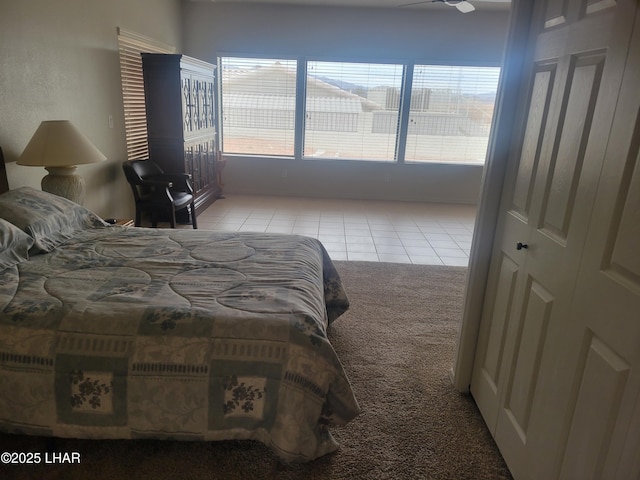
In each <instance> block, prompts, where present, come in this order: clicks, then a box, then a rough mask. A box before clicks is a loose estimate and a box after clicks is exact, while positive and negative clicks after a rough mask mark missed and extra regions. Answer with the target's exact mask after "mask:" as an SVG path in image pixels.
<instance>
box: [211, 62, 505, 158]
mask: <svg viewBox="0 0 640 480" xmlns="http://www.w3.org/2000/svg"><path fill="white" fill-rule="evenodd" d="M299 74H302V75H304V76H305V79H304V83H303V85H304V88H300V85H301V83H300V82H299V81H298V75H299ZM499 74H500V69H499V68H498V67H474V66H441V65H413V64H409V65H400V64H382V63H379V64H372V63H345V62H325V61H322V62H321V61H307V62H305V63H304V64H303V65H300V64H299V62H298V61H296V60H291V59H255V58H238V57H221V58H220V80H221V85H220V87H221V88H220V91H221V104H220V110H221V127H222V131H221V140H222V142H221V145H222V150H223V152H224V153H228V154H246V155H260V156H269V155H274V156H294V155H295V154H296V144H297V142H300V143H301V144H302V148H301V149H300V151H301V152H302V156H304V158H308V159H315V158H317V159H350V160H366V161H380V162H405V163H414V162H415V163H420V162H446V163H479V164H482V163H484V160H485V156H486V151H487V143H488V138H489V130H490V127H491V120H492V117H493V107H494V103H495V97H496V91H497V86H498V77H499ZM405 92H410V94H405ZM403 111H404V112H406V113H404V114H403Z"/></svg>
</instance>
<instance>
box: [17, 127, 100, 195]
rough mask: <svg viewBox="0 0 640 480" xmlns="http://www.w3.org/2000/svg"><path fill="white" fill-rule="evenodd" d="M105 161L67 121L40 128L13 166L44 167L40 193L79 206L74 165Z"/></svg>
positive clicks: (81, 192) (80, 189)
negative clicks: (66, 199)
mask: <svg viewBox="0 0 640 480" xmlns="http://www.w3.org/2000/svg"><path fill="white" fill-rule="evenodd" d="M106 159H107V158H106V157H105V156H104V155H103V154H102V153H101V152H100V150H98V149H97V148H96V147H95V146H94V145H93V144H92V143H91V142H90V141H89V139H88V138H87V137H85V136H84V135H83V134H82V133H81V132H80V131H79V130H78V129H77V128H76V127H75V126H74V125H73V124H72V123H71V122H70V121H69V120H50V121H45V122H42V123H41V124H40V126H39V127H38V129H37V130H36V133H34V134H33V137H32V138H31V140H30V141H29V143H28V144H27V146H26V147H25V149H24V152H22V155H20V158H18V161H17V162H16V163H17V164H18V165H27V166H32V167H45V168H46V169H47V171H48V172H49V174H48V175H46V176H45V177H44V178H43V179H42V190H44V191H45V192H49V193H54V194H56V195H60V196H62V197H65V198H68V199H69V200H72V201H74V202H76V203H82V201H83V200H84V179H83V178H82V177H80V176H78V175H75V170H76V165H82V164H86V163H96V162H101V161H103V160H106Z"/></svg>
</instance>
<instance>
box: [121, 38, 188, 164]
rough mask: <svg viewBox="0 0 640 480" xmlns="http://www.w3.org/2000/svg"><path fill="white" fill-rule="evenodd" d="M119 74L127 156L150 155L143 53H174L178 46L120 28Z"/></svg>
mask: <svg viewBox="0 0 640 480" xmlns="http://www.w3.org/2000/svg"><path fill="white" fill-rule="evenodd" d="M118 50H119V55H120V77H121V81H122V102H123V105H124V128H125V135H126V141H127V157H128V158H129V159H130V160H134V159H140V158H148V156H149V150H148V146H147V117H146V111H145V104H144V78H143V74H142V57H141V55H140V54H141V53H143V52H145V53H174V52H175V48H174V47H171V46H169V45H163V44H161V43H159V42H157V41H155V40H153V39H151V38H147V37H145V36H143V35H139V34H137V33H134V32H129V31H126V30H124V29H121V28H118Z"/></svg>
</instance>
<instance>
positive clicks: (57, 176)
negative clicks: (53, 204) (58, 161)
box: [41, 166, 85, 205]
mask: <svg viewBox="0 0 640 480" xmlns="http://www.w3.org/2000/svg"><path fill="white" fill-rule="evenodd" d="M76 168H77V167H75V166H71V167H45V169H46V170H47V171H48V172H49V174H48V175H45V176H44V177H43V178H42V183H41V187H42V191H44V192H48V193H53V194H54V195H58V196H59V197H64V198H67V199H69V200H71V201H72V202H75V203H78V204H80V205H82V202H83V201H84V192H85V184H84V178H82V177H81V176H79V175H76V174H75V171H76Z"/></svg>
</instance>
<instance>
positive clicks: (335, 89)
mask: <svg viewBox="0 0 640 480" xmlns="http://www.w3.org/2000/svg"><path fill="white" fill-rule="evenodd" d="M402 72H403V67H402V65H383V64H371V63H336V62H308V63H307V84H306V102H305V122H304V155H305V156H307V157H315V158H345V159H352V160H377V161H385V160H386V161H393V160H394V159H395V149H396V135H397V131H398V118H399V111H400V104H399V100H400V88H401V86H402Z"/></svg>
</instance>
